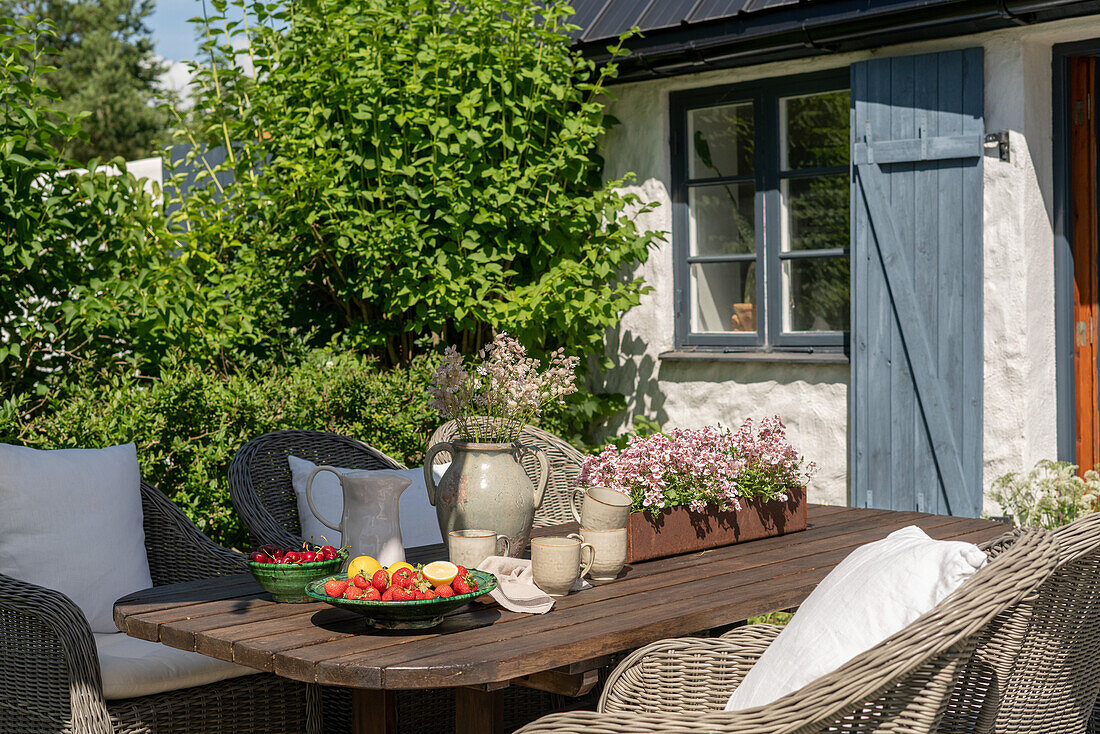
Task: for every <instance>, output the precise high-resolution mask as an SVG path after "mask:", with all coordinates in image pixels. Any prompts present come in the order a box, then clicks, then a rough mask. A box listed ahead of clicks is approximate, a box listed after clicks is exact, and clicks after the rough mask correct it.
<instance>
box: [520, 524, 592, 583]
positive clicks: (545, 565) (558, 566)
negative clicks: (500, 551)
mask: <svg viewBox="0 0 1100 734" xmlns="http://www.w3.org/2000/svg"><path fill="white" fill-rule="evenodd" d="M586 548H587V549H588V561H587V562H583V563H582V561H581V557H582V556H583V555H584V550H585V549H586ZM595 555H596V549H595V548H593V547H592V544H591V543H585V542H584V541H583V540H582V539H581V537H580V536H578V535H570V536H569V537H567V538H562V537H549V538H532V539H531V572H532V574H533V575H534V577H535V586H537V587H539V588H540V589H542V590H543V591H545V592H546V593H547V594H549V595H550V596H565V595H566V594H568V593H569V592H570V590H571V589H572V588H573V586H574V585H575V584H576V583H577V579H579V578H580V577H581V576H584V575H585V574H586V573H588V571H589V569H591V568H592V559H593V557H594V556H595Z"/></svg>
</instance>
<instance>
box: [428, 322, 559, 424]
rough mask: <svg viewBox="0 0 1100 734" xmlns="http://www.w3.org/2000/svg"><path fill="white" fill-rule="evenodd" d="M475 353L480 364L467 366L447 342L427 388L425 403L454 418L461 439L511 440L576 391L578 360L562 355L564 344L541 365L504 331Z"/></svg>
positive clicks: (446, 416)
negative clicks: (545, 364) (479, 351)
mask: <svg viewBox="0 0 1100 734" xmlns="http://www.w3.org/2000/svg"><path fill="white" fill-rule="evenodd" d="M479 356H480V358H481V363H480V364H477V365H475V366H473V367H471V368H470V369H467V368H466V365H465V361H464V359H463V356H462V355H461V354H459V352H458V350H457V349H456V348H455V347H453V346H451V347H447V349H446V350H445V351H444V353H443V362H442V363H441V364H440V365H439V367H438V368H436V371H435V374H434V375H432V382H431V385H430V386H429V388H428V397H429V400H428V407H430V408H432V409H434V410H436V411H437V412H438V413H439V414H440V415H442V416H443V417H444V418H448V419H453V420H455V421H456V422H457V423H458V432H459V435H460V436H461V437H462V439H463V440H466V441H484V442H492V443H503V442H509V441H515V440H516V439H518V438H519V433H520V431H522V430H523V427H524V426H525V425H527V424H528V423H530V422H531V421H533V420H534V419H536V418H538V417H539V416H540V415H542V411H543V410H545V409H546V407H547V406H549V405H552V404H554V403H561V402H562V401H563V400H564V399H565V397H566V396H567V395H570V394H572V393H574V392H576V391H577V385H576V378H575V373H576V370H577V365H578V364H579V363H580V359H579V358H577V357H566V356H565V350H563V349H558V350H556V351H554V352H553V353H551V355H550V359H549V364H548V365H547V367H546V369H545V370H542V365H541V364H540V363H539V361H538V360H537V359H532V358H530V357H528V356H527V350H526V349H524V347H523V345H522V344H520V343H519V342H518V341H516V340H515V339H513V338H512V337H510V336H508V334H506V333H503V332H502V333H500V334H497V336H496V338H494V339H493V341H492V342H490V343H489V344H487V345H486V346H485V348H484V349H482V350H481V354H480V355H479ZM540 370H542V371H540ZM475 419H476V420H475Z"/></svg>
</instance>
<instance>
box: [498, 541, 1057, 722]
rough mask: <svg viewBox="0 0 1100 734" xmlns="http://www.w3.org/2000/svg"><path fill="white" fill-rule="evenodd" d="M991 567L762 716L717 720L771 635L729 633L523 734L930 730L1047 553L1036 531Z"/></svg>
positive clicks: (618, 672)
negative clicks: (984, 637) (592, 706)
mask: <svg viewBox="0 0 1100 734" xmlns="http://www.w3.org/2000/svg"><path fill="white" fill-rule="evenodd" d="M987 552H988V553H990V555H991V556H993V558H992V560H991V562H990V563H989V564H988V565H987V566H986V567H985V568H984V569H982V570H981V571H980V572H979V573H978V574H977V575H976V576H975V577H974V578H973V579H971V580H970V581H968V582H967V583H965V584H964V585H963V586H962V587H961V588H959V589H958V590H957V591H956V592H955V593H953V594H951V595H950V596H949V597H948V598H947V599H945V600H944V601H943V602H941V603H940V604H938V605H937V606H936V607H935V608H934V609H933V610H931V611H930V612H928V613H927V614H924V615H922V616H921V617H920V618H918V619H917V620H916V621H915V622H913V623H912V624H910V625H909V626H908V627H906V628H905V629H903V630H901V631H900V632H898V633H896V634H894V635H892V636H891V637H889V638H888V639H887V640H885V641H883V642H882V643H880V644H878V645H876V646H875V647H873V648H871V649H870V650H868V651H866V652H864V653H861V654H860V655H857V656H856V657H854V658H852V659H851V660H849V661H848V662H847V663H845V664H844V665H842V666H841V667H839V668H838V669H836V670H835V671H833V672H832V673H829V674H828V675H825V676H822V677H821V678H818V679H817V680H815V681H813V682H812V683H810V684H808V685H806V686H804V687H803V688H801V689H800V690H798V691H795V692H793V693H790V694H787V695H786V696H783V697H782V698H780V699H779V700H777V701H774V702H773V703H771V704H768V705H766V706H759V707H756V708H752V709H747V710H745V711H732V712H725V711H722V709H723V707H724V706H725V703H726V699H727V698H729V695H730V692H731V691H733V689H734V688H735V687H736V686H737V685H738V684H739V683H740V681H741V680H742V679H743V678H744V676H745V674H746V673H747V672H748V670H749V668H750V667H751V666H752V665H753V663H754V662H755V661H756V660H758V659H759V657H760V655H762V654H763V652H764V650H766V649H767V647H768V645H769V644H770V643H771V641H772V640H773V639H774V638H775V636H776V635H777V634H779V631H780V629H781V628H779V627H776V626H772V625H750V626H747V627H740V628H737V629H735V630H733V631H732V632H730V633H727V634H726V635H725V636H723V637H721V638H717V639H678V640H663V641H661V642H656V643H654V644H652V645H648V646H646V647H643V648H641V649H639V650H637V651H635V652H634V653H632V654H631V655H630V656H628V657H627V658H626V659H625V660H624V661H623V662H622V663H621V664H620V665H619V666H618V667H617V668H616V669H615V671H614V672H613V673H612V674H611V676H610V678H609V679H608V681H607V685H606V686H605V688H604V692H603V696H602V697H601V698H600V702H599V706H598V710H597V711H585V712H574V713H565V714H552V715H550V716H547V717H544V718H543V719H540V720H539V721H536V722H534V723H533V724H531V725H529V726H527V727H524V728H523V729H521V730H520V731H521V732H524V733H525V734H534V733H535V732H540V733H542V732H546V733H549V732H582V731H583V732H591V733H593V734H612V733H614V734H626V733H634V732H639V733H640V732H665V733H675V732H683V733H688V732H690V733H695V732H708V733H709V734H714V733H716V732H721V733H722V734H731V733H733V732H745V733H746V734H748V733H750V732H751V733H752V734H778V733H779V732H792V733H793V732H798V733H799V734H811V733H812V732H822V731H845V732H883V733H885V732H890V733H891V734H917V733H918V732H920V733H927V732H933V731H935V730H936V726H937V725H938V723H939V721H940V719H941V717H942V715H943V713H944V710H945V708H946V706H947V702H948V699H949V697H950V695H951V691H952V689H953V685H954V683H955V681H956V678H957V677H958V675H959V673H960V669H961V668H962V666H963V665H964V664H965V663H966V662H967V660H968V659H969V658H970V656H971V654H972V652H973V650H974V647H975V645H976V644H977V642H978V636H979V633H980V632H981V631H982V630H983V629H984V628H985V627H986V626H987V625H989V624H990V623H991V622H993V621H994V620H995V619H996V618H997V615H999V614H1001V613H1002V612H1004V611H1005V610H1006V609H1009V608H1011V607H1012V606H1013V605H1015V604H1016V603H1018V602H1019V601H1020V600H1021V599H1023V598H1024V597H1025V595H1027V594H1028V593H1030V592H1031V591H1032V590H1034V589H1035V588H1036V587H1037V586H1038V585H1039V584H1040V583H1042V581H1043V580H1044V579H1045V578H1047V576H1048V575H1049V574H1050V572H1051V571H1052V569H1053V568H1054V564H1055V560H1056V545H1055V541H1054V538H1053V536H1052V535H1051V534H1050V533H1048V532H1046V531H1043V530H1035V531H1029V532H1027V533H1022V534H1018V535H1016V536H1013V537H1012V538H1011V539H1009V540H1007V541H1002V542H1001V543H999V544H993V545H991V546H990V547H989V548H987Z"/></svg>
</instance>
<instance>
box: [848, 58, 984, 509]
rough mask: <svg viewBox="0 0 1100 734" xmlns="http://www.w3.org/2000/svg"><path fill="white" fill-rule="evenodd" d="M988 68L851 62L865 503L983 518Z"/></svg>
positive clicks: (858, 418) (855, 361) (860, 498)
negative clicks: (985, 87)
mask: <svg viewBox="0 0 1100 734" xmlns="http://www.w3.org/2000/svg"><path fill="white" fill-rule="evenodd" d="M982 63H983V57H982V49H980V48H970V49H965V50H961V51H947V52H943V53H934V54H923V55H920V56H905V57H899V58H890V59H875V60H871V61H863V62H860V63H857V64H853V65H852V174H853V179H852V276H851V277H852V342H851V343H852V353H851V359H852V381H851V386H850V397H849V400H850V406H851V410H850V416H851V421H852V426H851V432H850V442H851V443H850V446H851V450H850V454H851V462H850V467H851V487H852V500H853V504H855V505H857V506H862V507H882V508H890V509H897V510H919V511H923V512H934V513H943V514H952V515H964V516H969V517H976V516H977V515H978V514H979V513H980V512H981V508H982V361H983V360H982V153H983V145H982V143H983V134H984V121H983V113H982V109H983V107H982V94H983V68H982Z"/></svg>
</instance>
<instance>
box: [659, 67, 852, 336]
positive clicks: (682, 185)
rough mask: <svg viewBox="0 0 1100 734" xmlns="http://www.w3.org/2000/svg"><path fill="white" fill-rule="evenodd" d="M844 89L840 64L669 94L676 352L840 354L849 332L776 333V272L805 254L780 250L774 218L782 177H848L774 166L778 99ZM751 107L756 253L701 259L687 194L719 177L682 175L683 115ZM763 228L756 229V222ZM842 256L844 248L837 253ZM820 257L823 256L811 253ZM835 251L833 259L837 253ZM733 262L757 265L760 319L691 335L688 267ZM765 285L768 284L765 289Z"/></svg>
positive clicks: (839, 169)
mask: <svg viewBox="0 0 1100 734" xmlns="http://www.w3.org/2000/svg"><path fill="white" fill-rule="evenodd" d="M850 87H851V80H850V75H849V70H848V68H847V67H842V68H840V69H830V70H828V71H821V72H813V73H808V74H800V75H798V76H794V77H772V78H768V79H760V80H754V81H750V82H743V83H740V84H729V85H722V86H716V87H704V88H699V89H688V90H684V91H679V92H672V93H670V95H669V113H670V114H669V121H670V138H671V141H670V142H671V150H672V171H671V174H672V175H671V183H672V191H671V198H672V242H673V282H674V283H675V294H674V307H675V340H676V345H677V347H679V348H688V349H715V350H720V351H795V352H804V351H833V352H847V351H848V339H849V332H847V331H843V332H836V331H823V332H787V333H784V332H783V330H782V320H783V311H782V297H783V296H782V287H781V285H780V284H781V283H782V267H783V262H784V261H785V260H794V259H798V258H801V257H806V255H805V254H801V252H800V251H798V250H795V251H791V252H783V253H781V252H780V246H781V233H780V229H779V228H780V221H779V215H780V212H781V207H782V201H781V197H780V181H781V180H782V179H798V178H807V177H811V176H815V175H822V174H840V173H847V174H848V176H849V177H851V166H850V165H849V166H834V167H829V168H815V169H800V170H795V171H780V169H779V145H780V136H779V101H780V99H782V98H785V97H794V96H799V95H804V94H814V93H819V92H831V91H840V90H846V89H849V88H850ZM750 101H751V102H752V103H753V128H754V134H755V146H754V151H753V173H752V174H751V176H749V175H746V176H739V177H734V179H733V180H743V179H752V180H753V181H754V183H755V187H756V195H755V199H754V218H755V221H756V223H757V226H756V252H755V254H752V255H744V256H736V255H729V256H707V255H696V256H692V255H691V254H690V250H689V248H690V244H689V239H690V232H689V226H690V225H689V212H688V191H689V189H690V188H691V187H692V186H701V185H706V184H714V183H716V182H720V181H724V180H726V179H690V178H688V171H689V169H688V158H689V155H690V153H691V149H690V147H689V141H688V140H687V135H688V114H689V112H691V111H692V110H697V109H702V108H707V107H718V106H722V105H728V104H732V103H736V102H750ZM760 223H763V226H761V225H760ZM842 249H843V251H844V254H848V253H849V249H850V248H847V247H846V248H842ZM812 252H813V253H814V255H818V256H821V255H823V254H824V252H823V251H820V250H815V251H812ZM836 254H840V253H839V252H838V253H836ZM736 260H742V261H752V262H755V263H756V273H757V277H756V303H757V304H758V306H757V311H758V313H759V311H760V304H762V305H763V314H764V318H763V319H761V318H759V316H758V317H757V331H756V333H711V332H695V333H693V332H692V331H691V313H692V308H693V306H694V304H693V303H692V302H691V264H692V263H694V262H708V261H712V262H713V261H720V262H731V261H736ZM765 283H769V284H772V285H771V286H770V287H769V288H768V289H767V292H766V291H765Z"/></svg>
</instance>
